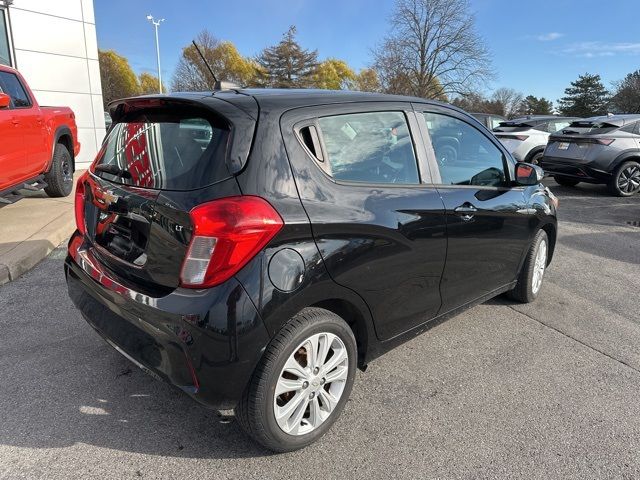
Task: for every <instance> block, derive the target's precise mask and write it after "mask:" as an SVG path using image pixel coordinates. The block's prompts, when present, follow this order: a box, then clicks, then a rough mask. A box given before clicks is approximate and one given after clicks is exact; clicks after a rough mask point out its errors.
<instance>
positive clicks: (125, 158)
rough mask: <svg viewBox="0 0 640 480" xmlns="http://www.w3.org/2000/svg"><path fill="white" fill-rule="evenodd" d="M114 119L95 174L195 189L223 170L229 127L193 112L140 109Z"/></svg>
mask: <svg viewBox="0 0 640 480" xmlns="http://www.w3.org/2000/svg"><path fill="white" fill-rule="evenodd" d="M125 120H126V121H124V122H123V123H117V124H115V125H114V126H113V128H112V129H111V131H110V132H109V136H108V137H107V139H106V140H105V142H104V144H103V147H102V149H101V150H100V153H99V154H98V159H97V161H96V166H95V173H96V175H98V176H100V177H102V178H104V179H106V180H110V181H112V182H116V183H121V184H125V185H132V186H136V187H143V188H153V189H158V190H194V189H197V188H201V187H204V186H207V185H210V184H212V183H215V182H217V181H219V180H222V179H223V178H224V177H225V176H228V174H226V167H225V155H226V150H227V142H228V139H229V128H228V126H227V125H226V124H225V123H224V122H221V121H220V120H218V119H215V118H212V117H210V116H206V115H203V114H202V113H196V114H189V113H187V114H175V113H162V112H157V113H142V114H136V115H135V116H132V117H129V118H126V119H125Z"/></svg>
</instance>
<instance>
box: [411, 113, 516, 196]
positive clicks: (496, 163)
mask: <svg viewBox="0 0 640 480" xmlns="http://www.w3.org/2000/svg"><path fill="white" fill-rule="evenodd" d="M424 117H425V120H426V122H427V129H428V130H429V136H430V137H431V144H432V145H433V151H434V153H435V156H436V160H437V162H438V166H439V168H440V176H441V178H442V183H443V184H450V185H483V186H494V187H497V186H500V185H504V184H505V181H506V176H505V172H504V163H503V157H502V152H501V151H500V149H499V148H498V147H496V146H495V145H494V144H493V143H492V142H491V140H489V139H488V138H487V137H486V136H485V135H483V134H482V132H480V131H479V130H477V129H476V128H474V127H472V126H471V125H469V124H468V123H466V122H464V121H462V120H459V119H457V118H453V117H449V116H447V115H442V114H438V113H425V114H424Z"/></svg>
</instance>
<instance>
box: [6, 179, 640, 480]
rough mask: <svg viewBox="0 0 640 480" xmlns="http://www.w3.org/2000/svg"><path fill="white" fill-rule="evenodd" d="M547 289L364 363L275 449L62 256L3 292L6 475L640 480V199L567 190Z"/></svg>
mask: <svg viewBox="0 0 640 480" xmlns="http://www.w3.org/2000/svg"><path fill="white" fill-rule="evenodd" d="M549 184H550V185H551V186H552V189H553V191H554V192H555V193H556V194H557V195H558V196H559V198H560V233H559V241H558V247H557V249H556V254H555V259H554V262H553V264H552V266H551V268H550V269H549V270H548V274H547V277H546V280H545V285H544V286H543V290H542V293H541V296H540V298H539V299H538V300H537V301H536V302H535V303H533V304H530V305H524V306H523V305H516V304H514V303H512V302H510V301H509V300H507V299H505V298H503V297H500V298H498V299H494V300H492V301H490V302H488V303H487V304H484V305H481V306H478V307H475V308H473V309H471V310H469V311H467V312H466V313H464V314H463V315H460V316H458V317H456V318H453V319H451V320H449V321H447V322H445V323H443V324H441V325H438V326H437V327H435V328H433V329H432V330H431V331H429V332H428V333H426V334H424V335H422V336H420V337H418V338H416V339H414V340H413V341H411V342H409V343H407V344H405V345H403V346H402V347H400V348H398V349H396V350H394V351H392V352H390V353H388V354H387V355H385V356H383V357H381V358H380V359H378V360H376V361H375V362H373V363H372V364H371V365H370V366H369V369H368V370H367V372H366V373H364V374H363V373H360V372H359V373H358V375H357V378H356V384H355V386H354V390H353V393H352V396H351V399H350V401H349V402H348V404H347V407H346V410H345V412H344V415H343V416H342V417H341V418H340V420H339V421H338V422H337V424H336V425H335V426H334V428H333V429H332V430H331V431H330V432H329V433H328V434H327V435H326V436H324V437H323V438H322V439H321V440H320V441H319V442H318V443H317V444H315V445H312V446H311V447H309V448H307V449H306V450H303V451H299V452H295V453H291V454H283V455H274V454H271V453H269V452H267V451H264V450H262V449H260V448H258V447H256V446H255V445H254V444H252V443H250V442H249V441H248V440H247V438H246V437H245V436H244V435H243V434H242V432H241V431H240V430H239V427H238V426H237V425H236V424H235V423H234V422H231V423H224V424H223V423H219V422H218V421H217V417H216V415H215V414H214V413H213V412H209V411H207V410H204V409H203V408H201V407H199V406H198V405H196V404H195V403H193V402H192V401H191V400H190V399H188V398H187V397H186V396H184V395H183V394H181V393H180V392H178V391H176V390H174V389H172V388H171V387H169V386H167V385H164V384H162V383H160V382H157V381H156V380H154V379H152V378H151V377H149V376H147V375H145V374H144V373H143V372H141V371H139V370H138V369H137V368H135V367H134V366H132V365H131V364H130V363H129V362H128V361H127V360H125V359H124V358H123V357H121V356H120V355H119V354H118V353H116V352H115V351H114V350H113V349H112V348H111V347H109V346H108V345H107V344H106V343H105V342H104V341H103V340H102V339H100V338H99V337H98V335H97V334H96V333H94V332H93V330H92V329H91V328H90V327H89V326H88V325H87V324H86V323H85V322H84V320H82V318H81V317H80V315H79V314H78V313H77V312H76V310H75V309H74V308H73V307H72V305H71V302H70V301H69V299H68V298H67V294H66V287H65V283H64V275H63V271H62V262H63V258H64V249H58V250H56V251H54V253H53V254H52V255H51V256H50V257H48V258H47V259H46V260H44V261H43V262H42V263H41V264H39V265H38V266H37V267H36V268H35V269H34V270H32V271H31V272H29V273H28V274H26V275H24V276H23V277H21V278H19V279H18V280H17V281H15V282H13V283H10V284H8V285H6V286H3V287H0V327H1V329H2V335H1V336H0V389H1V390H0V391H1V394H0V478H9V479H17V478H30V479H32V478H48V479H54V478H61V479H62V478H64V479H66V478H98V477H100V478H105V477H106V478H309V477H316V478H327V479H329V478H399V477H402V478H493V477H507V476H510V477H526V478H637V477H639V476H640V455H639V454H638V452H639V451H640V402H638V392H639V391H640V348H639V345H640V313H639V302H638V299H639V297H640V295H639V293H638V292H639V291H640V275H638V267H639V265H640V228H639V227H637V226H633V225H632V224H633V222H636V225H640V197H638V196H636V197H633V198H613V197H610V196H607V195H606V192H605V187H604V186H588V185H587V186H579V187H578V188H564V187H560V186H555V185H554V184H553V182H551V181H550V182H549Z"/></svg>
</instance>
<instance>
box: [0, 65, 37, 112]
mask: <svg viewBox="0 0 640 480" xmlns="http://www.w3.org/2000/svg"><path fill="white" fill-rule="evenodd" d="M0 87H2V91H3V92H4V93H6V94H7V95H9V96H10V97H11V100H13V106H14V107H15V108H25V107H30V106H31V100H30V99H29V95H27V92H26V91H25V89H24V87H23V86H22V84H21V83H20V80H18V77H17V76H16V75H15V74H13V73H9V72H0Z"/></svg>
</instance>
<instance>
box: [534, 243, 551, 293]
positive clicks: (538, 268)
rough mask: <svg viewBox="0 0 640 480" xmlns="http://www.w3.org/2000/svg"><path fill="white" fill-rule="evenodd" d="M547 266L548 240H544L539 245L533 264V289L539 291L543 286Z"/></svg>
mask: <svg viewBox="0 0 640 480" xmlns="http://www.w3.org/2000/svg"><path fill="white" fill-rule="evenodd" d="M546 267H547V242H546V241H542V242H540V245H538V252H537V253H536V259H535V263H534V265H533V276H532V278H531V291H532V292H533V293H534V295H535V294H536V293H538V291H539V290H540V287H541V286H542V279H543V278H544V270H545V268H546Z"/></svg>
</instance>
